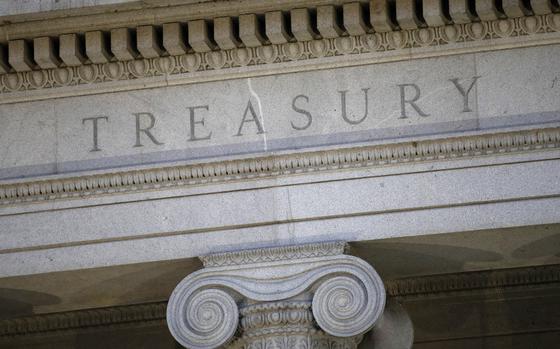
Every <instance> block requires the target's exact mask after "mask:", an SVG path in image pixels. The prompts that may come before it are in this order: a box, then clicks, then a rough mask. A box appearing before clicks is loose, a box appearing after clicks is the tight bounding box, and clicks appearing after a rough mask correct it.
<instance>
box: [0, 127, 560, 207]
mask: <svg viewBox="0 0 560 349" xmlns="http://www.w3.org/2000/svg"><path fill="white" fill-rule="evenodd" d="M559 146H560V129H559V128H548V129H540V130H528V131H517V132H508V133H495V134H486V135H478V136H463V137H455V138H447V139H438V140H426V141H420V142H406V143H397V144H386V145H374V146H366V147H356V148H349V149H339V150H325V151H318V152H307V153H295V154H291V155H279V156H268V157H258V158H252V159H240V160H230V161H221V162H209V163H203V164H194V165H184V166H174V167H163V168H154V169H143V170H133V171H121V172H112V173H102V174H98V175H84V176H77V177H68V178H57V179H50V180H49V179H47V180H36V181H16V182H11V183H6V182H5V183H4V184H0V205H11V204H18V203H28V202H38V201H45V200H56V199H68V198H75V197H81V198H83V197H88V196H94V195H107V194H109V195H110V194H113V193H131V192H138V191H145V190H151V189H160V188H171V187H181V186H190V185H201V184H209V183H224V182H229V181H235V180H242V179H252V178H263V177H274V176H280V175H289V174H297V173H305V172H316V171H332V170H337V169H346V168H359V167H375V166H387V165H395V164H400V163H411V162H413V163H418V162H426V161H442V160H446V159H454V158H469V157H478V156H486V155H493V154H502V153H516V152H527V151H532V150H542V149H554V148H558V147H559Z"/></svg>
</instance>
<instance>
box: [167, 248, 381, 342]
mask: <svg viewBox="0 0 560 349" xmlns="http://www.w3.org/2000/svg"><path fill="white" fill-rule="evenodd" d="M335 245H336V246H338V245H340V243H339V244H335ZM332 246H334V245H333V244H332V243H330V244H329V243H327V244H313V245H302V246H298V248H297V252H298V254H297V255H298V256H300V258H292V257H293V254H286V253H285V251H287V250H286V249H285V248H273V249H262V250H255V251H250V252H247V253H245V254H243V255H251V256H253V257H254V258H251V259H245V258H243V259H241V260H242V261H245V262H241V263H240V264H236V265H235V264H234V265H232V263H231V261H235V260H238V257H239V255H240V254H239V252H234V253H232V259H228V258H227V254H226V255H224V254H221V255H220V256H219V260H229V261H230V262H228V263H226V265H225V266H217V267H207V268H205V269H203V270H201V271H198V272H195V273H193V274H191V275H189V276H188V277H186V278H185V279H184V280H183V281H181V283H179V285H178V286H177V288H176V289H175V290H174V292H173V294H172V295H171V298H170V300H169V305H168V309H167V321H168V324H169V328H170V331H171V333H172V334H173V336H174V337H175V339H177V341H178V342H179V343H181V344H182V345H183V346H185V347H187V348H192V349H210V348H217V347H220V346H223V345H229V347H231V348H243V349H249V348H251V349H253V348H254V349H265V348H270V347H274V348H331V347H333V346H334V347H337V348H348V349H352V348H356V346H357V345H358V344H359V342H360V339H361V336H362V335H363V334H364V333H365V332H367V331H368V330H370V329H371V328H372V327H373V326H374V325H375V323H376V321H377V320H378V319H379V318H380V316H381V314H382V312H383V309H384V306H385V289H384V286H383V283H382V281H381V279H380V278H379V275H377V273H376V272H375V270H374V269H373V268H372V267H371V266H370V265H369V264H367V263H366V262H364V261H363V260H361V259H359V258H356V257H353V256H348V255H343V254H341V253H342V251H343V250H344V248H342V247H341V248H339V249H338V250H339V251H340V253H339V254H333V249H332ZM321 248H324V249H326V251H324V253H320V252H318V249H321ZM288 250H289V251H292V249H288ZM307 250H308V251H309V252H310V253H306V251H307ZM259 251H261V253H262V254H263V256H266V258H265V259H264V260H266V261H265V262H263V259H261V258H257V257H256V255H258V254H259ZM311 252H312V253H311ZM205 260H212V259H211V258H210V259H209V258H205ZM251 261H254V262H251ZM238 307H239V308H238ZM239 309H240V310H239ZM239 315H241V321H240V326H239V328H238V322H239ZM236 330H238V331H237V332H236ZM236 333H238V336H237V337H235V334H236ZM234 337H235V338H234ZM232 340H233V342H231V341H232ZM230 342H231V344H230Z"/></svg>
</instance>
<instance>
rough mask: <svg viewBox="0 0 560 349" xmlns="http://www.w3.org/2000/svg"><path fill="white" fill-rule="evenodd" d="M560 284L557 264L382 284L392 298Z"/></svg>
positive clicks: (410, 279)
mask: <svg viewBox="0 0 560 349" xmlns="http://www.w3.org/2000/svg"><path fill="white" fill-rule="evenodd" d="M558 283H560V265H557V264H555V265H545V266H538V267H526V268H513V269H502V270H485V271H476V272H469V273H459V274H442V275H432V276H420V277H413V278H405V279H398V280H391V281H388V282H386V283H385V287H386V288H387V294H388V295H389V296H394V297H407V296H427V295H436V294H440V295H441V294H450V293H456V292H463V293H465V292H469V291H475V290H482V289H504V288H513V287H523V286H526V285H546V284H558Z"/></svg>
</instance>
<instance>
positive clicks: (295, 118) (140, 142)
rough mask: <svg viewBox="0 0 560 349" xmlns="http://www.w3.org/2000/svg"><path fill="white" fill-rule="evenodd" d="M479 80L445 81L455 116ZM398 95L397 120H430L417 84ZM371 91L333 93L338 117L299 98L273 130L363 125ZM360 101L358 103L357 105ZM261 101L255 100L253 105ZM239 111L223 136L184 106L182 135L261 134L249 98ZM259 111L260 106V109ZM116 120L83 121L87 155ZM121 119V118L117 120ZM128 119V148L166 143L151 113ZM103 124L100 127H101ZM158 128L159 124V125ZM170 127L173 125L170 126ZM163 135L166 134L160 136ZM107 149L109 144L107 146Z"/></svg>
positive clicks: (260, 120) (207, 108)
mask: <svg viewBox="0 0 560 349" xmlns="http://www.w3.org/2000/svg"><path fill="white" fill-rule="evenodd" d="M479 78H480V76H474V77H472V78H470V79H460V78H451V79H448V80H449V82H450V85H451V86H454V87H455V88H456V92H457V93H458V94H459V95H460V98H461V99H462V101H458V103H456V105H455V109H456V111H457V112H461V113H470V112H473V110H472V108H471V105H470V103H469V96H470V94H471V91H472V89H473V87H474V86H475V84H476V82H477V80H478V79H479ZM396 87H398V93H396V96H395V97H396V98H397V99H398V100H399V101H400V114H398V116H396V117H397V118H399V119H407V118H413V117H418V116H419V117H429V116H430V114H429V106H425V107H420V102H419V100H420V98H421V96H422V91H421V89H420V87H419V86H418V84H416V83H402V84H397V85H396ZM370 90H371V87H364V88H361V89H360V90H359V92H357V93H356V94H357V95H359V96H360V97H358V98H352V100H353V102H355V103H354V104H352V105H349V103H348V100H349V99H350V97H348V98H347V94H349V93H351V91H349V90H339V91H336V93H337V94H338V96H337V97H338V98H339V100H340V106H339V115H320V116H317V115H315V117H314V115H313V113H312V110H313V109H316V108H314V107H315V106H313V104H312V102H313V101H311V100H310V98H309V96H308V95H305V94H298V95H297V96H294V97H293V98H292V99H291V106H285V107H286V108H285V109H286V115H290V117H289V118H287V120H285V124H284V125H283V124H281V123H278V124H275V125H274V127H284V128H287V129H288V130H287V131H288V132H291V131H293V133H294V135H295V134H297V133H298V131H304V130H307V129H308V128H309V127H310V126H311V125H312V124H313V121H314V119H315V120H317V119H319V121H315V122H321V121H320V120H321V119H324V118H337V117H338V118H340V119H341V120H342V121H343V122H344V123H346V124H348V125H359V124H361V123H363V122H364V121H365V120H366V119H367V118H368V116H370V115H372V114H375V111H374V110H371V109H372V108H371V103H370V99H372V98H375V96H371V93H370ZM329 98H330V97H329ZM359 99H361V103H360V101H359ZM259 102H260V101H259V100H257V101H256V103H259ZM241 104H242V107H241V108H240V106H239V105H232V106H231V108H232V110H235V109H238V110H239V117H238V118H237V120H236V119H233V120H232V122H236V121H237V123H236V125H235V127H234V129H237V131H236V132H235V133H234V134H229V135H228V134H226V133H224V132H223V130H220V129H218V130H211V129H209V128H208V126H206V119H207V118H219V115H216V114H215V113H212V111H213V110H214V108H213V106H212V105H209V104H206V105H196V106H187V107H186V111H185V122H186V123H187V130H188V132H187V134H186V135H185V137H186V139H187V141H189V142H193V141H205V140H210V139H212V137H213V136H214V137H242V136H244V135H246V134H250V133H252V134H256V135H260V134H264V133H265V130H264V126H263V125H264V123H265V121H264V120H265V117H264V115H262V113H257V111H256V110H259V109H257V108H256V107H255V105H254V102H253V100H252V98H249V99H248V100H247V102H246V103H243V102H241ZM259 108H261V106H259ZM114 117H115V116H109V115H98V116H92V117H86V118H82V124H84V125H85V124H86V122H87V123H88V124H89V125H90V126H91V128H90V130H91V137H92V146H91V148H90V150H89V151H90V152H95V151H101V150H102V149H101V146H100V144H99V132H100V130H103V129H105V128H110V127H111V124H110V123H111V119H112V118H114ZM116 117H122V116H116ZM129 117H131V118H130V120H131V121H130V124H131V125H130V126H131V127H130V128H129V129H128V130H122V132H128V133H130V134H134V140H135V141H134V144H131V147H143V146H144V145H151V146H163V145H164V144H165V142H164V141H165V140H164V139H163V138H160V140H158V139H157V138H156V137H155V136H154V133H155V131H156V130H155V129H154V128H155V127H156V123H157V120H158V118H157V117H156V115H155V114H154V112H152V111H139V112H132V113H130V115H129ZM101 124H103V126H101ZM158 124H159V123H158ZM171 126H173V125H171ZM163 133H165V132H163ZM106 146H110V144H108V145H106Z"/></svg>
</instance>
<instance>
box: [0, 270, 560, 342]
mask: <svg viewBox="0 0 560 349" xmlns="http://www.w3.org/2000/svg"><path fill="white" fill-rule="evenodd" d="M558 284H560V265H548V266H541V267H527V268H515V269H503V270H492V271H479V272H469V273H459V274H446V275H434V276H424V277H415V278H408V279H399V280H389V281H386V282H385V286H386V288H387V291H388V296H389V297H407V296H429V295H441V296H443V295H445V294H448V293H451V294H455V293H457V292H469V291H473V290H484V289H496V290H498V291H499V290H503V289H509V288H512V287H513V288H519V287H524V286H527V285H529V286H530V285H558ZM166 307H167V302H163V301H162V302H155V303H147V304H138V305H128V306H115V307H109V308H98V309H89V310H78V311H69V312H62V313H52V314H43V315H35V316H29V317H22V318H15V319H6V320H0V339H7V338H10V337H14V336H26V335H40V334H48V333H52V332H55V331H77V330H78V331H82V330H87V329H91V328H99V327H114V326H126V325H130V326H138V325H141V324H145V323H161V324H162V325H163V326H164V325H165V314H166Z"/></svg>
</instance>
